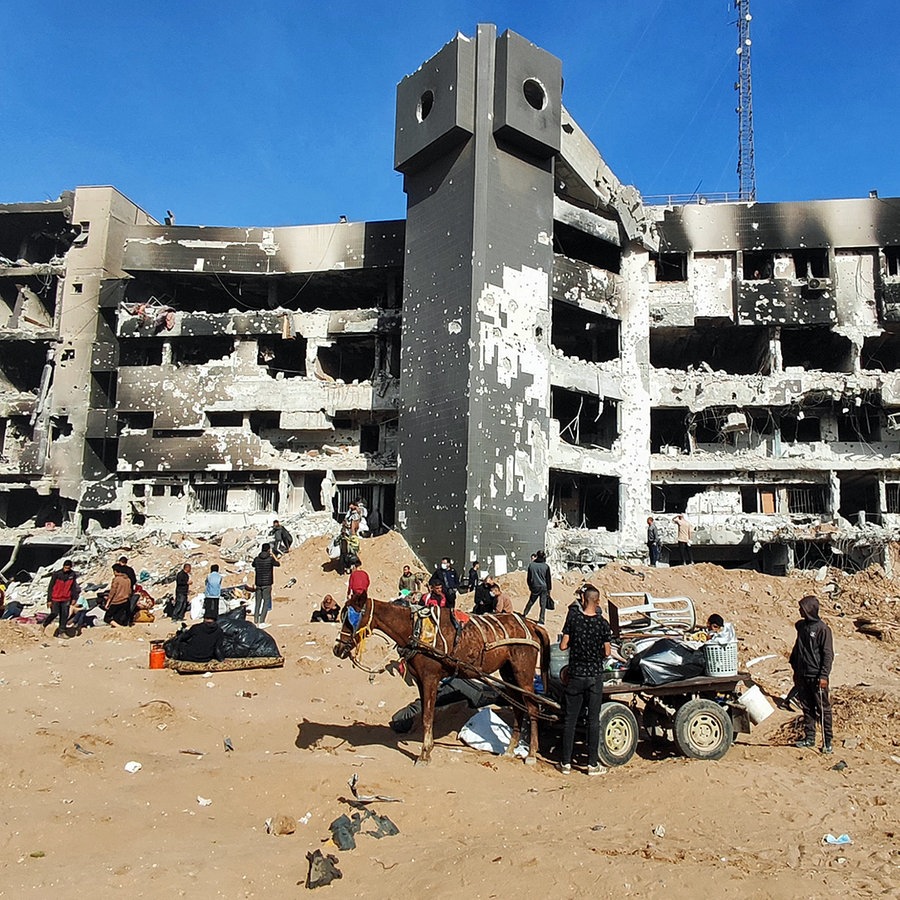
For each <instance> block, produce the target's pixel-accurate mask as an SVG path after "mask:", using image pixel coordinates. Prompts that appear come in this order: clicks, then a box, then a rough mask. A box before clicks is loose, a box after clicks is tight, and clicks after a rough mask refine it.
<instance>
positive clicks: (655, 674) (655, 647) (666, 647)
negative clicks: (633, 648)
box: [624, 638, 706, 685]
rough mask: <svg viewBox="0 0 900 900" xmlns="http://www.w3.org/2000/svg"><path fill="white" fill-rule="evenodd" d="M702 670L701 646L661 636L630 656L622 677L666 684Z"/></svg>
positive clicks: (696, 674)
mask: <svg viewBox="0 0 900 900" xmlns="http://www.w3.org/2000/svg"><path fill="white" fill-rule="evenodd" d="M705 671H706V655H705V654H704V652H703V648H702V647H700V648H694V647H691V646H689V645H688V644H685V643H683V642H682V641H676V640H673V639H672V638H662V639H660V640H658V641H654V642H653V643H652V644H651V645H650V646H649V647H645V648H644V649H643V650H641V651H640V652H639V653H635V655H634V656H632V657H631V660H630V661H629V664H628V669H627V670H626V672H625V676H624V680H625V681H628V682H634V683H636V684H654V685H656V684H668V682H670V681H682V680H683V679H685V678H697V677H699V676H700V675H703V674H704V672H705Z"/></svg>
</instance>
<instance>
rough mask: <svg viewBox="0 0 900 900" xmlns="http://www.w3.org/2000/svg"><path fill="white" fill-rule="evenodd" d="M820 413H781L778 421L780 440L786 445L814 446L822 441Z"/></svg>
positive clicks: (802, 411)
mask: <svg viewBox="0 0 900 900" xmlns="http://www.w3.org/2000/svg"><path fill="white" fill-rule="evenodd" d="M820 415H821V413H820V412H816V411H811V412H807V411H804V410H800V411H799V412H797V413H782V415H781V416H780V417H779V419H778V428H779V431H780V433H781V440H782V441H784V442H785V443H788V444H815V443H818V442H819V441H821V440H822V420H821V419H820Z"/></svg>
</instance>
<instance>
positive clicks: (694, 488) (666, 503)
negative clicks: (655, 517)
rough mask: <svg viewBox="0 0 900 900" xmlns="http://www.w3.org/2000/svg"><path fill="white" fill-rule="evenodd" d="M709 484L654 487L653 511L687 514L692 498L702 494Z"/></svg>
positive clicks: (661, 485)
mask: <svg viewBox="0 0 900 900" xmlns="http://www.w3.org/2000/svg"><path fill="white" fill-rule="evenodd" d="M708 487H709V485H708V484H660V485H654V486H653V496H654V498H655V499H654V506H653V511H654V512H658V513H686V512H687V507H688V502H689V501H690V499H691V497H694V496H696V495H697V494H702V493H703V492H704V491H705V490H706V489H707V488H708Z"/></svg>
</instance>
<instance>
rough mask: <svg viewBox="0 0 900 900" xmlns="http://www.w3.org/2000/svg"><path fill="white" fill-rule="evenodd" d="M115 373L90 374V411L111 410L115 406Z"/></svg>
mask: <svg viewBox="0 0 900 900" xmlns="http://www.w3.org/2000/svg"><path fill="white" fill-rule="evenodd" d="M116 387H117V384H116V373H115V372H92V373H91V409H112V407H114V406H115V405H116Z"/></svg>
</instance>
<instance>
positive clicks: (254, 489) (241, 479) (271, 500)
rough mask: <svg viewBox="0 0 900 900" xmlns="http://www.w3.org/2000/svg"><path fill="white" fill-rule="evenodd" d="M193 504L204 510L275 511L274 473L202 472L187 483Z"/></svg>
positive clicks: (276, 495) (275, 475)
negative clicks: (202, 473)
mask: <svg viewBox="0 0 900 900" xmlns="http://www.w3.org/2000/svg"><path fill="white" fill-rule="evenodd" d="M190 496H191V498H192V499H193V502H194V505H195V506H196V507H197V508H198V509H200V510H202V511H204V512H217V513H224V512H231V513H234V512H246V513H254V512H276V511H277V509H278V475H277V473H273V472H220V473H217V474H216V475H215V476H213V475H212V474H211V473H204V475H203V476H202V478H201V477H197V478H196V480H192V483H191V485H190Z"/></svg>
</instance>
